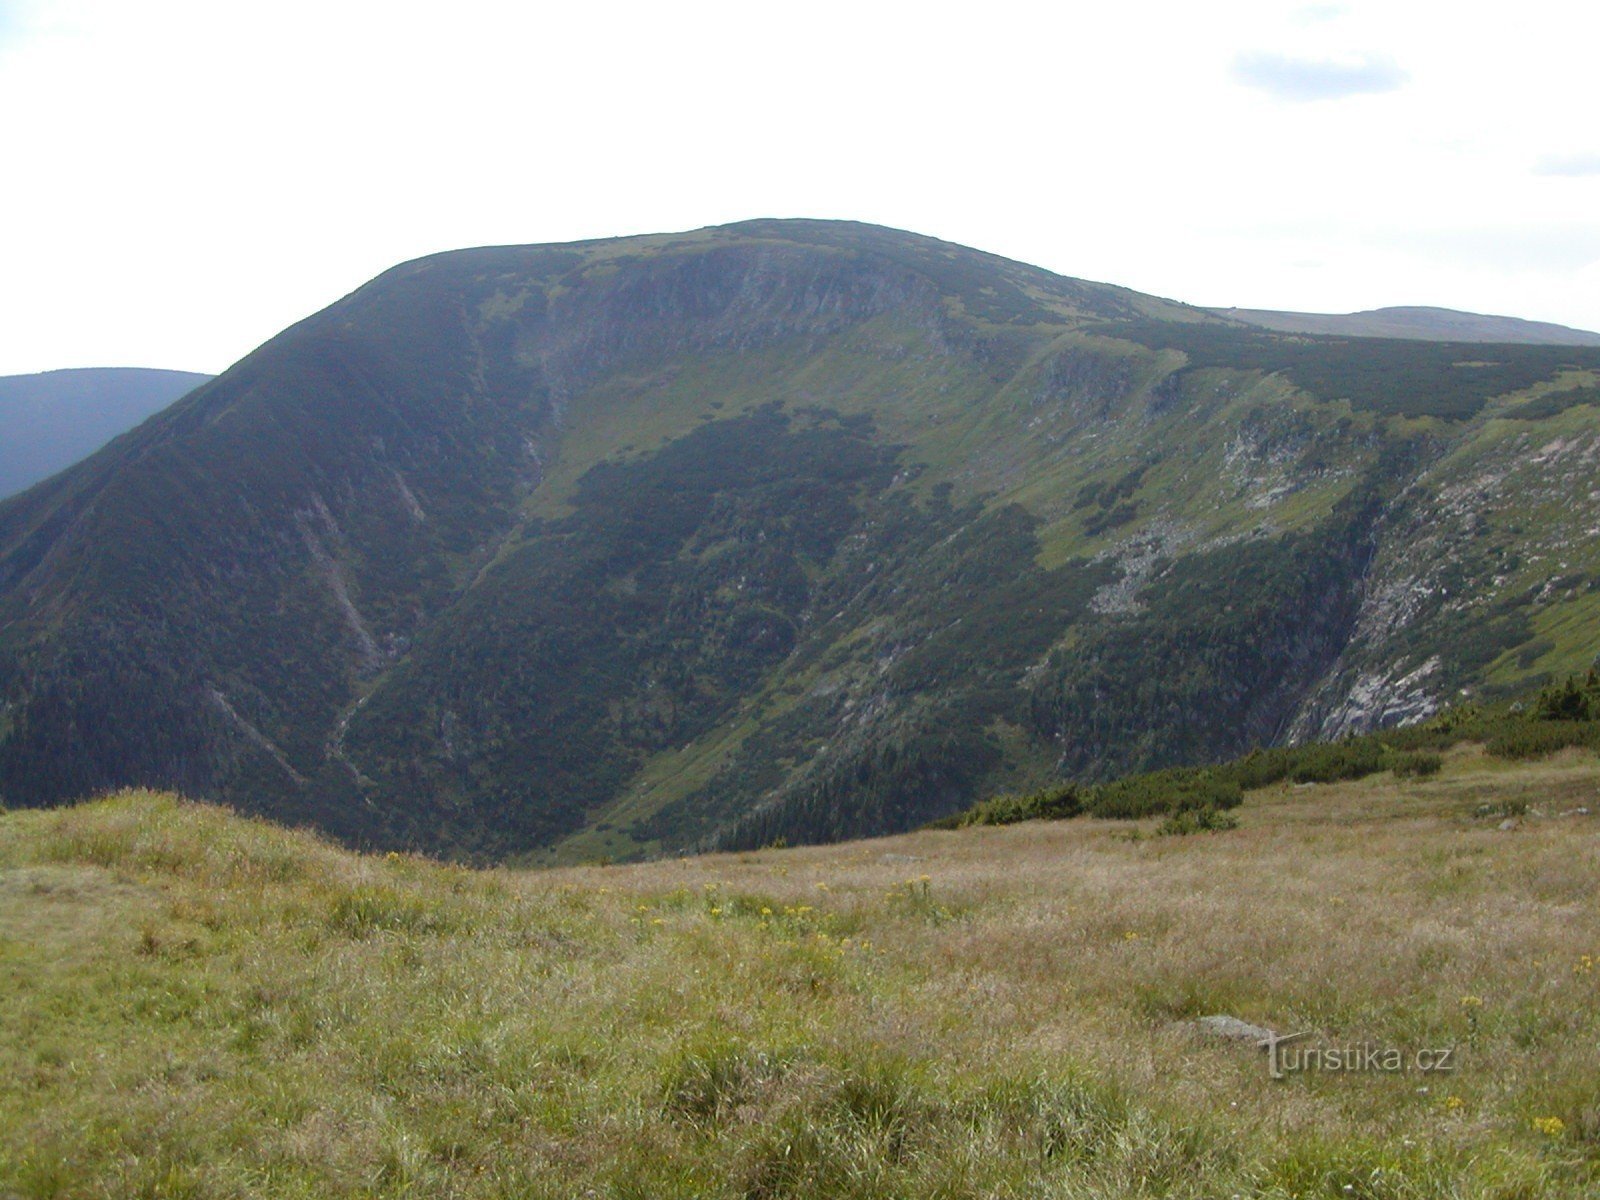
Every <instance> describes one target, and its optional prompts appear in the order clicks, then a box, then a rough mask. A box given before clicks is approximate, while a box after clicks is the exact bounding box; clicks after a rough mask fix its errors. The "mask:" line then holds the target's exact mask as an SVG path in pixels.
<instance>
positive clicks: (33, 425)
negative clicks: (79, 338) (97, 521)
mask: <svg viewBox="0 0 1600 1200" xmlns="http://www.w3.org/2000/svg"><path fill="white" fill-rule="evenodd" d="M210 378H211V376H209V375H202V374H197V373H195V372H192V371H167V370H159V369H152V368H144V367H68V368H63V369H61V370H56V371H42V372H38V373H35V374H29V375H6V376H0V500H3V499H5V498H6V497H8V496H12V495H14V494H16V493H17V492H20V491H23V490H24V489H26V488H28V487H31V486H32V485H33V484H35V483H38V482H39V481H41V480H43V479H47V478H49V477H50V476H51V475H54V474H55V473H56V472H58V471H61V470H64V469H66V468H67V467H70V466H71V465H73V464H74V463H75V462H78V461H79V460H80V459H82V458H84V457H85V456H86V455H88V454H91V453H93V452H94V451H95V450H98V449H99V448H100V447H101V446H103V445H105V443H106V442H108V441H110V440H111V439H112V438H114V437H116V436H118V435H119V434H122V433H125V432H127V431H128V430H129V429H131V428H133V426H135V425H137V424H138V423H139V422H140V421H143V420H144V419H145V418H147V417H149V416H152V415H153V414H155V413H156V412H159V411H160V410H161V409H163V408H165V407H166V406H167V405H168V404H170V403H172V402H173V401H174V400H176V399H178V397H180V396H182V395H183V394H184V393H186V392H189V391H191V390H193V389H194V388H196V387H198V386H199V385H200V384H202V383H204V382H206V381H207V380H209V379H210Z"/></svg>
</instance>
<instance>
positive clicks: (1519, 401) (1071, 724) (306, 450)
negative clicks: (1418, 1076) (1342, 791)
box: [0, 221, 1600, 864]
mask: <svg viewBox="0 0 1600 1200" xmlns="http://www.w3.org/2000/svg"><path fill="white" fill-rule="evenodd" d="M1597 397H1600V348H1595V347H1585V346H1548V345H1487V344H1481V343H1472V344H1467V343H1435V342H1417V341H1400V340H1394V339H1362V338H1350V337H1315V336H1306V335H1298V334H1286V333H1277V332H1273V331H1269V330H1264V329H1260V328H1255V327H1249V326H1244V325H1240V324H1238V323H1237V322H1232V321H1227V320H1224V319H1222V318H1220V317H1218V316H1216V315H1215V314H1212V313H1209V312H1207V311H1205V310H1203V309H1198V308H1193V307H1189V306H1186V305H1182V304H1177V303H1173V302H1171V301H1166V300H1161V299H1158V298H1155V297H1151V296H1141V295H1139V294H1138V293H1135V292H1131V291H1128V290H1127V289H1124V288H1118V287H1114V286H1111V285H1107V284H1098V283H1090V282H1086V281H1083V280H1076V279H1068V278H1064V277H1061V276H1057V275H1053V274H1051V273H1049V272H1047V271H1042V270H1039V269H1037V268H1034V267H1029V266H1027V265H1025V264H1021V263H1016V262H1011V261H1008V260H1005V259H1001V258H998V257H996V256H993V255H987V254H983V253H980V252H978V251H975V250H969V249H966V248H964V247H959V246H953V245H951V244H949V243H945V242H940V241H937V240H935V239H931V238H925V237H918V236H916V235H913V234H908V233H901V232H898V231H894V230H888V229H881V228H876V227H872V226H865V225H855V224H850V223H845V222H811V221H755V222H746V223H743V224H740V225H734V226H726V227H720V228H714V229H706V230H699V231H695V232H692V233H686V234H674V235H657V236H648V237H639V238H620V239H612V240H606V241H597V242H584V243H575V244H572V245H565V246H525V247H493V248H484V249H477V250H467V251H459V252H454V253H449V254H442V255H437V256H434V257H431V258H427V259H422V260H419V261H417V262H413V263H407V264H404V265H402V266H399V267H396V268H394V269H393V270H391V271H389V272H386V273H385V274H384V275H383V276H380V277H379V278H378V279H376V280H373V281H372V282H371V283H369V284H367V285H365V286H364V287H362V288H360V289H358V290H357V291H356V292H354V293H352V294H351V295H350V296H348V297H346V298H345V299H343V300H341V301H340V302H338V303H337V304H334V305H332V306H331V307H329V308H328V309H327V310H325V311H324V312H321V313H318V314H316V315H314V316H312V317H309V318H307V319H306V320H305V321H303V322H301V323H300V324H298V325H296V326H294V327H293V328H291V329H289V330H286V331H285V332H284V333H282V334H281V335H280V336H278V337H276V338H274V339H272V340H271V341H270V342H268V343H267V344H266V345H264V346H263V347H261V348H260V349H259V350H258V351H257V352H255V353H254V354H252V355H251V356H249V357H248V358H246V359H245V360H243V361H242V362H240V363H238V364H236V365H235V366H234V367H233V368H231V369H230V370H228V371H227V372H225V373H224V374H223V375H221V376H220V377H218V378H217V379H215V380H213V381H211V382H210V383H208V384H206V385H205V386H203V387H201V388H199V389H197V390H196V391H195V392H193V393H191V394H190V395H188V396H186V397H185V398H184V399H183V400H182V401H180V402H179V403H178V404H176V405H174V406H173V407H172V408H170V409H169V410H167V411H165V412H163V413H162V414H161V415H159V416H158V417H156V418H155V419H153V420H152V421H150V422H148V423H147V424H145V425H144V426H142V427H141V428H140V429H138V430H136V431H134V432H133V433H131V434H129V435H128V436H127V437H125V438H121V439H118V441H116V442H115V443H114V444H112V445H111V446H108V447H107V448H106V449H105V450H104V451H102V452H101V453H99V454H97V455H95V456H94V457H92V458H91V459H89V460H88V461H86V462H84V463H82V464H80V465H79V466H78V467H76V468H74V469H72V470H70V471H68V472H65V473H64V474H62V475H59V476H57V477H55V478H54V479H51V480H48V481H46V482H45V483H43V484H41V485H39V486H38V487H36V488H33V489H31V490H30V491H29V492H27V493H26V494H24V495H22V496H18V497H15V498H13V499H12V500H10V501H8V502H5V503H3V504H0V799H3V801H4V802H5V803H7V804H10V805H13V806H17V805H48V804H59V803H65V802H70V801H73V800H76V799H80V798H82V797H84V796H88V795H94V794H98V793H101V792H104V791H106V790H108V789H114V788H118V787H123V786H132V785H138V786H150V787H161V788H168V789H173V790H177V791H180V792H182V793H183V794H186V795H192V796H196V797H204V798H209V799H213V800H219V801H225V802H228V803H230V804H232V805H234V806H236V807H238V808H240V809H242V810H247V811H250V812H254V813H257V814H260V815H266V816H271V817H273V818H274V819H277V820H280V821H285V822H289V823H305V824H313V825H315V826H317V827H318V828H320V829H322V830H323V831H325V832H328V833H331V834H333V835H334V836H336V837H337V838H339V839H341V840H343V841H344V842H346V843H347V844H351V845H356V846H364V847H372V848H381V849H391V848H393V849H402V850H404V849H418V850H424V851H427V852H430V853H435V854H440V855H446V856H450V857H453V858H456V859H458V860H463V861H473V862H479V863H483V862H490V861H499V862H516V863H523V864H531V863H540V864H549V863H574V862H581V861H585V860H595V859H599V858H605V857H609V858H613V859H622V858H636V857H643V856H648V855H653V854H674V853H678V852H681V851H695V850H704V849H711V848H720V849H739V848H747V847H750V846H760V845H764V844H767V843H768V842H771V841H774V840H776V839H778V838H783V839H786V840H787V841H789V842H790V843H800V842H821V841H827V840H837V839H844V838H853V837H861V836H866V835H871V834H880V833H886V832H893V831H897V830H905V829H909V828H914V827H916V826H918V825H921V824H924V823H926V822H928V821H930V820H935V819H938V818H941V817H944V816H947V815H949V814H952V813H955V812H958V811H961V810H962V809H964V808H965V807H967V806H968V805H970V804H971V803H972V802H973V801H974V800H975V799H978V798H981V797H985V796H990V795H995V794H998V793H1002V792H1004V793H1022V794H1026V793H1029V792H1032V791H1035V790H1038V789H1041V788H1046V787H1050V786H1055V785H1059V784H1060V783H1062V782H1063V781H1067V780H1071V781H1075V782H1077V783H1079V784H1093V783H1098V782H1103V781H1105V780H1108V779H1112V778H1116V777H1119V776H1122V775H1125V774H1127V773H1128V772H1133V771H1143V770H1152V769H1163V768H1169V767H1177V766H1186V765H1192V764H1197V763H1207V762H1217V761H1221V760H1225V759H1228V758H1231V757H1234V756H1237V755H1241V754H1244V753H1246V752H1248V751H1249V750H1250V749H1251V748H1252V747H1257V746H1261V747H1276V746H1281V745H1283V744H1285V743H1287V742H1291V741H1308V740H1311V741H1314V740H1318V739H1338V738H1340V737H1343V736H1345V735H1347V734H1352V733H1355V734H1365V733H1370V732H1372V731H1374V730H1377V729H1384V728H1389V727H1393V726H1396V725H1401V724H1406V723H1412V722H1415V721H1418V720H1423V719H1426V718H1428V717H1429V716H1431V715H1433V714H1434V713H1436V712H1438V711H1439V710H1441V709H1442V708H1444V707H1445V706H1446V705H1449V704H1453V703H1456V702H1458V701H1461V700H1463V699H1472V700H1479V701H1485V702H1493V701H1494V700H1495V699H1496V698H1503V697H1505V696H1509V695H1512V694H1518V693H1520V692H1522V691H1524V690H1527V689H1529V688H1532V687H1537V686H1539V685H1540V684H1541V683H1543V682H1546V681H1548V680H1549V679H1551V678H1556V677H1559V676H1561V675H1562V674H1564V673H1567V672H1572V671H1581V670H1585V669H1587V668H1588V667H1589V666H1590V664H1591V663H1592V661H1593V659H1594V656H1595V652H1596V646H1595V644H1594V638H1593V631H1594V629H1595V628H1596V627H1597V626H1596V622H1597V621H1600V536H1596V534H1595V531H1596V530H1600V489H1596V488H1595V487H1594V486H1593V480H1594V474H1595V465H1596V463H1597V462H1600V419H1597V412H1600V408H1597V405H1596V403H1595V401H1596V398H1597Z"/></svg>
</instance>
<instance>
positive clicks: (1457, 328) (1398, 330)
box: [1211, 306, 1600, 346]
mask: <svg viewBox="0 0 1600 1200" xmlns="http://www.w3.org/2000/svg"><path fill="white" fill-rule="evenodd" d="M1211 311H1212V312H1214V313H1216V314H1217V315H1218V316H1223V317H1227V318H1229V319H1231V320H1235V321H1243V322H1244V323H1245V324H1247V325H1258V326H1260V327H1261V328H1263V329H1275V330H1277V331H1279V332H1281V333H1318V334H1328V335H1332V336H1336V337H1379V338H1413V339H1417V340H1421V341H1431V342H1502V343H1515V344H1537V345H1548V346H1600V333H1590V332H1589V331H1587V330H1584V329H1569V328H1568V327H1567V326H1565V325H1553V324H1550V323H1549V322H1547V321H1525V320H1523V319H1522V318H1520V317H1493V316H1486V315H1484V314H1482V313H1469V312H1457V311H1456V310H1455V309H1451V308H1429V307H1426V306H1401V307H1395V308H1374V309H1368V310H1366V311H1363V312H1353V313H1302V312H1276V311H1273V310H1271V309H1264V308H1214V309H1212V310H1211Z"/></svg>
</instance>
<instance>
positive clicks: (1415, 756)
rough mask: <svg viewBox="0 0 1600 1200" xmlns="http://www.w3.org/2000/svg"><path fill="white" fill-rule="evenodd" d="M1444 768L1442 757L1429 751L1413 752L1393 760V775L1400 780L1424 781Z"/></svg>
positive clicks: (1397, 756)
mask: <svg viewBox="0 0 1600 1200" xmlns="http://www.w3.org/2000/svg"><path fill="white" fill-rule="evenodd" d="M1443 768H1444V756H1443V755H1441V754H1437V753H1435V752H1434V751H1431V750H1415V751H1412V752H1410V753H1406V754H1398V755H1396V756H1395V758H1394V767H1393V770H1394V773H1395V775H1396V777H1398V778H1400V779H1425V778H1427V777H1428V776H1430V775H1437V774H1438V773H1439V772H1440V771H1441V770H1442V769H1443Z"/></svg>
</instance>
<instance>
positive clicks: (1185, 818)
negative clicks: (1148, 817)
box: [1156, 805, 1239, 837]
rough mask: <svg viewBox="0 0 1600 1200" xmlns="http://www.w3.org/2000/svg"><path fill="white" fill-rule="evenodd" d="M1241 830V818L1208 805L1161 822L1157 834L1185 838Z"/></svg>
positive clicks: (1184, 811) (1185, 810)
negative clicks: (1200, 834)
mask: <svg viewBox="0 0 1600 1200" xmlns="http://www.w3.org/2000/svg"><path fill="white" fill-rule="evenodd" d="M1237 828H1239V818H1238V817H1236V816H1234V815H1233V814H1232V813H1230V812H1224V811H1223V810H1222V809H1220V808H1215V807H1213V806H1211V805H1207V806H1205V807H1204V808H1186V809H1183V810H1182V811H1180V812H1175V813H1173V814H1172V815H1171V816H1169V817H1167V819H1166V820H1164V821H1162V822H1161V825H1160V827H1159V828H1157V830H1156V833H1157V834H1158V835H1159V836H1161V837H1184V836H1186V835H1188V834H1191V833H1220V832H1223V831H1224V830H1228V829H1237Z"/></svg>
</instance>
